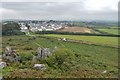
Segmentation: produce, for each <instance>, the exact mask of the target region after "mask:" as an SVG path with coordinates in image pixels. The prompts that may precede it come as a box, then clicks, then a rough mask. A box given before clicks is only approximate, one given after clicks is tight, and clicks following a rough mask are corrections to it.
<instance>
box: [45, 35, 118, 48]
mask: <svg viewBox="0 0 120 80" xmlns="http://www.w3.org/2000/svg"><path fill="white" fill-rule="evenodd" d="M44 36H51V37H58V38H68V39H73V40H79V41H85V42H89V43H94V44H98V45H103V46H112V47H118V38H117V37H101V36H77V35H59V34H45V35H44Z"/></svg>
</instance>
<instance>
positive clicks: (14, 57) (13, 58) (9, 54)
mask: <svg viewBox="0 0 120 80" xmlns="http://www.w3.org/2000/svg"><path fill="white" fill-rule="evenodd" d="M3 58H4V59H6V60H7V61H8V62H19V61H20V56H19V54H18V53H17V52H16V51H15V50H13V49H12V48H11V47H6V49H5V53H4V54H3Z"/></svg>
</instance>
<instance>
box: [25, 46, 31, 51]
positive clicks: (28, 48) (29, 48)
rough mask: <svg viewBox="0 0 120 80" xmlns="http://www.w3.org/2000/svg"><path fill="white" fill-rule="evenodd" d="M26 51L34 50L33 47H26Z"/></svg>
mask: <svg viewBox="0 0 120 80" xmlns="http://www.w3.org/2000/svg"><path fill="white" fill-rule="evenodd" d="M24 50H32V48H31V47H28V46H27V47H24Z"/></svg>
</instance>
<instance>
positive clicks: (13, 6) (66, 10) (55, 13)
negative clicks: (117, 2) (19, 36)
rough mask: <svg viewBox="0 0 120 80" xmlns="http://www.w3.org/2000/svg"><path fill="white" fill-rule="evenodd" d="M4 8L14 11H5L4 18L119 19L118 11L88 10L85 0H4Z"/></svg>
mask: <svg viewBox="0 0 120 80" xmlns="http://www.w3.org/2000/svg"><path fill="white" fill-rule="evenodd" d="M2 8H4V9H8V10H9V9H10V10H13V11H14V13H13V14H12V13H9V12H8V13H3V19H11V18H15V19H57V20H87V19H89V20H94V19H99V20H111V19H112V20H117V11H113V10H110V9H108V10H105V11H92V10H86V9H85V5H84V1H81V2H79V3H76V2H74V3H72V2H4V3H2Z"/></svg>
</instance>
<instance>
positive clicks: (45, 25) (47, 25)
mask: <svg viewBox="0 0 120 80" xmlns="http://www.w3.org/2000/svg"><path fill="white" fill-rule="evenodd" d="M19 25H20V26H21V31H22V32H26V31H28V27H27V26H26V25H28V26H29V27H30V30H31V31H32V32H36V31H56V30H59V29H61V28H64V27H65V26H67V23H66V22H63V21H51V20H50V21H42V22H38V23H35V22H34V23H33V22H32V21H30V22H29V23H28V22H25V21H22V22H19Z"/></svg>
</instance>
